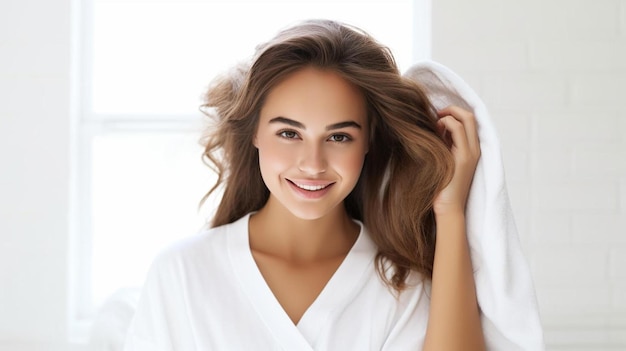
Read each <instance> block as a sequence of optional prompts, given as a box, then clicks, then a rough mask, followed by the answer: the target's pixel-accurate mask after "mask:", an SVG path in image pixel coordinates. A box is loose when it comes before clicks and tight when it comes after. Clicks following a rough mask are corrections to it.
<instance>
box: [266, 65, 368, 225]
mask: <svg viewBox="0 0 626 351" xmlns="http://www.w3.org/2000/svg"><path fill="white" fill-rule="evenodd" d="M367 131H368V125H367V108H366V103H365V98H364V97H363V94H362V93H361V92H360V91H359V90H358V89H357V88H356V87H355V86H353V85H351V84H350V83H348V82H347V81H345V80H344V79H343V78H341V77H340V76H339V75H338V74H336V73H334V72H332V71H329V70H320V69H318V68H313V67H306V68H303V69H301V70H299V71H296V72H295V73H293V74H291V75H289V76H288V77H287V78H286V79H285V80H283V81H282V82H281V83H280V84H278V85H276V86H275V87H274V88H273V89H272V90H271V91H270V93H269V94H268V96H267V98H266V100H265V104H264V105H263V107H262V109H261V113H260V118H259V125H258V127H257V131H256V135H255V137H254V146H255V147H256V148H257V149H258V150H259V164H260V169H261V175H262V177H263V181H264V182H265V184H266V186H267V187H268V189H269V190H270V192H271V195H270V196H271V197H273V198H274V199H273V200H278V203H280V204H281V205H282V206H284V207H285V208H286V209H287V210H289V211H290V212H291V213H292V214H294V215H295V216H296V217H299V218H302V219H317V218H321V217H323V216H325V215H326V214H328V213H330V212H331V211H333V210H337V209H341V208H339V207H338V205H340V204H342V202H343V200H344V199H345V198H346V196H348V194H350V192H351V191H352V189H353V188H354V186H355V185H356V183H357V181H358V179H359V176H360V174H361V169H362V167H363V160H364V158H365V154H366V153H367V146H368V134H367Z"/></svg>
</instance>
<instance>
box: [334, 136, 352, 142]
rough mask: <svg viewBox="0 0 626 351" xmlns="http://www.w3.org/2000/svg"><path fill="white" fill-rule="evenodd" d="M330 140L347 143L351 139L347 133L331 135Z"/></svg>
mask: <svg viewBox="0 0 626 351" xmlns="http://www.w3.org/2000/svg"><path fill="white" fill-rule="evenodd" d="M330 141H334V142H336V143H345V142H348V141H350V137H349V136H347V135H345V134H333V135H331V136H330Z"/></svg>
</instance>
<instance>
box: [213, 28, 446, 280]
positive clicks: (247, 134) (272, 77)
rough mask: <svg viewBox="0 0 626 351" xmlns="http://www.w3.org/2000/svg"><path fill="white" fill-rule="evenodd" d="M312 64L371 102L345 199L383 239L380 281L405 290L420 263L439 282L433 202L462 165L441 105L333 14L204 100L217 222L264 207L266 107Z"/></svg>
mask: <svg viewBox="0 0 626 351" xmlns="http://www.w3.org/2000/svg"><path fill="white" fill-rule="evenodd" d="M306 66H314V67H318V68H323V69H328V70H332V71H334V72H336V73H337V74H339V75H340V76H341V77H343V78H344V79H346V80H347V81H349V82H351V83H352V84H354V85H355V86H356V87H358V88H360V90H361V91H362V93H363V94H364V96H365V99H366V101H367V108H368V120H369V128H370V133H369V134H370V145H369V152H368V153H367V155H366V158H365V163H364V165H363V170H362V172H361V177H360V179H359V181H358V183H357V185H356V187H355V188H354V190H353V191H352V192H351V193H350V195H348V197H347V198H346V199H345V200H344V205H345V207H346V210H347V212H348V214H349V215H350V216H351V217H353V218H355V219H358V220H361V221H363V223H364V224H365V226H366V227H367V229H368V231H369V233H370V236H371V237H372V240H373V241H374V242H375V243H376V244H377V245H378V250H379V252H378V256H377V259H376V261H377V269H378V272H379V274H380V276H381V278H382V279H383V280H384V281H385V283H387V284H389V285H390V286H392V287H393V288H395V289H396V290H397V291H401V290H402V289H403V288H404V287H405V281H406V278H407V276H408V274H409V272H410V271H411V270H414V271H417V272H420V273H422V275H423V276H425V277H427V278H429V279H430V278H431V277H432V268H433V259H434V248H435V236H434V225H435V223H434V214H433V209H432V208H433V200H434V198H435V196H436V194H437V193H438V192H439V191H440V190H441V189H442V188H443V186H445V184H447V182H448V181H449V180H450V178H451V174H452V169H453V167H454V164H453V161H452V157H451V154H450V152H449V150H448V148H447V147H446V145H445V143H444V142H443V141H442V139H441V138H440V137H439V136H438V133H437V129H436V123H435V121H436V114H435V110H434V108H433V106H432V105H431V103H430V101H429V100H428V98H427V96H426V95H425V93H424V91H423V89H421V88H420V86H419V85H418V84H417V83H415V82H414V81H411V80H410V79H407V78H404V77H402V76H401V75H400V73H399V71H398V68H397V66H396V63H395V61H394V58H393V56H392V54H391V52H390V51H389V50H388V48H386V47H385V46H383V45H381V44H379V43H378V42H377V41H375V40H374V39H373V38H372V37H370V36H369V35H367V34H366V33H364V32H363V31H361V30H359V29H357V28H354V27H351V26H348V25H345V24H342V23H338V22H334V21H327V20H312V21H306V22H303V23H301V24H299V25H296V26H293V27H291V28H288V29H286V30H283V31H282V32H280V33H279V34H278V35H277V36H276V37H275V38H274V39H272V40H270V41H269V42H267V43H266V44H264V45H261V46H259V47H258V48H257V52H256V55H255V56H254V58H253V60H252V62H251V64H244V65H240V66H238V67H236V68H234V69H233V70H232V71H231V72H228V73H227V74H226V75H224V76H222V77H220V78H218V79H216V80H215V81H214V82H213V83H212V85H211V86H210V87H209V90H208V92H207V94H206V97H205V104H204V105H203V106H202V107H203V110H204V111H205V113H206V114H207V115H209V116H210V117H211V118H212V120H213V122H214V123H213V125H212V126H211V127H210V128H207V133H206V134H205V135H204V137H203V142H204V145H205V151H204V154H203V156H204V159H205V162H207V164H208V165H209V166H210V167H212V168H213V169H215V171H216V172H217V174H218V180H217V182H216V184H215V186H214V187H213V188H212V189H211V190H210V191H209V193H208V194H207V195H205V197H204V198H203V199H202V202H201V204H202V203H203V202H204V201H205V200H206V198H207V197H208V196H209V195H210V194H211V193H212V192H213V191H215V190H216V189H217V188H218V187H222V189H223V196H222V199H221V202H220V204H219V206H218V208H217V212H216V214H215V217H214V218H213V222H212V226H220V225H224V224H227V223H232V222H234V221H236V220H237V219H239V218H241V217H243V216H244V215H246V214H247V213H249V212H251V211H256V210H259V209H261V207H263V206H264V205H265V203H266V201H267V199H268V197H269V191H268V189H267V187H266V186H265V184H264V182H263V179H262V178H261V173H260V170H259V159H258V153H257V149H256V148H255V147H254V145H253V143H252V141H253V136H254V134H255V131H256V127H257V123H258V119H259V111H260V110H261V107H262V105H263V102H264V99H265V98H266V96H267V94H268V92H269V91H270V90H271V89H272V88H273V87H274V86H276V84H277V83H278V82H280V81H281V80H283V79H284V78H285V77H287V76H288V75H289V74H291V73H293V72H295V71H297V70H299V69H301V68H303V67H306ZM390 268H391V270H389V269H390ZM388 270H389V271H388Z"/></svg>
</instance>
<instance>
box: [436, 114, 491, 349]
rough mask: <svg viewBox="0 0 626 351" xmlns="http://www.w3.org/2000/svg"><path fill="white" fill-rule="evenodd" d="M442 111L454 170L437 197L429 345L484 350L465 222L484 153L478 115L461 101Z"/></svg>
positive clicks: (441, 121) (445, 134)
mask: <svg viewBox="0 0 626 351" xmlns="http://www.w3.org/2000/svg"><path fill="white" fill-rule="evenodd" d="M438 114H439V117H440V119H439V121H438V124H439V127H440V129H441V132H442V133H443V134H444V138H445V139H446V140H447V141H448V142H449V146H450V148H451V151H452V154H453V157H454V163H455V170H454V176H453V177H452V180H451V181H450V183H449V184H448V185H447V186H446V187H445V188H444V189H443V190H442V191H441V193H440V194H439V195H438V196H437V198H436V199H435V203H434V212H435V220H436V223H437V234H436V235H437V244H436V248H435V261H434V266H433V277H432V296H431V304H430V315H429V319H428V328H427V331H426V340H425V342H424V350H425V351H433V350H436V351H448V350H463V351H472V350H485V339H484V336H483V331H482V326H481V322H480V313H479V308H478V302H477V299H476V287H475V284H474V274H473V270H472V262H471V259H470V250H469V244H468V241H467V235H466V224H465V205H466V202H467V196H468V194H469V188H470V185H471V183H472V178H473V175H474V171H475V170H476V164H477V162H478V159H479V158H480V144H479V141H478V134H477V131H476V120H475V118H474V115H473V114H472V113H471V112H468V111H466V110H463V109H461V108H459V107H456V106H450V107H447V108H445V109H443V110H441V111H439V113H438Z"/></svg>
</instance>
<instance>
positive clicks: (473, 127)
mask: <svg viewBox="0 0 626 351" xmlns="http://www.w3.org/2000/svg"><path fill="white" fill-rule="evenodd" d="M437 114H438V115H439V117H444V116H453V117H454V118H455V119H457V120H459V121H460V122H461V123H462V124H463V126H464V127H465V134H466V137H467V140H468V145H469V147H470V150H471V151H472V152H473V153H475V154H479V153H480V141H479V139H478V125H477V123H476V117H475V116H474V114H473V113H471V112H470V111H467V110H465V109H462V108H460V107H458V106H448V107H446V108H444V109H442V110H440V111H438V112H437Z"/></svg>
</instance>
